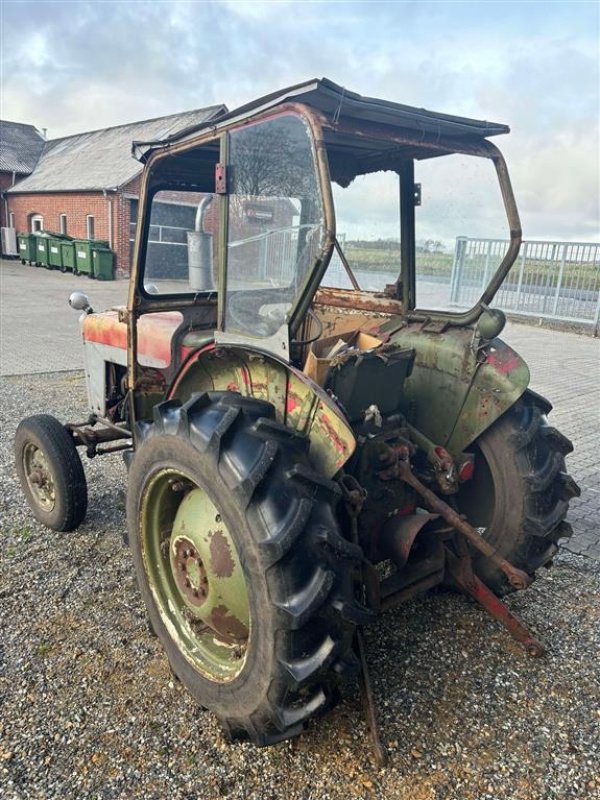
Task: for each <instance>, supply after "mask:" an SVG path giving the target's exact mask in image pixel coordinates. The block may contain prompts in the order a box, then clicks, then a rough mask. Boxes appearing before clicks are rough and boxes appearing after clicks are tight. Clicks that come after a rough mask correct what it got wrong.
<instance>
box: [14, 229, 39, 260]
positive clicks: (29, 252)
mask: <svg viewBox="0 0 600 800" xmlns="http://www.w3.org/2000/svg"><path fill="white" fill-rule="evenodd" d="M17 241H18V243H19V258H20V259H21V263H22V264H35V261H36V251H35V236H34V235H33V233H18V234H17Z"/></svg>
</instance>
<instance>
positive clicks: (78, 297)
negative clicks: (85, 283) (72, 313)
mask: <svg viewBox="0 0 600 800" xmlns="http://www.w3.org/2000/svg"><path fill="white" fill-rule="evenodd" d="M69 305H70V306H71V308H74V309H75V310H76V311H85V313H86V314H91V313H92V312H93V308H92V307H91V305H90V301H89V300H88V298H87V295H86V294H84V293H83V292H73V293H72V294H71V295H70V297H69Z"/></svg>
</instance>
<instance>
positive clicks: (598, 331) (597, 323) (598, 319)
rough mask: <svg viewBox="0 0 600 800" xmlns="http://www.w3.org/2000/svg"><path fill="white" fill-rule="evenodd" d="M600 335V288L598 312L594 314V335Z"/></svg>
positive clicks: (597, 304)
mask: <svg viewBox="0 0 600 800" xmlns="http://www.w3.org/2000/svg"><path fill="white" fill-rule="evenodd" d="M599 335H600V290H598V302H597V303H596V314H595V315H594V336H599Z"/></svg>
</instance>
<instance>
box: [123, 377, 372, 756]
mask: <svg viewBox="0 0 600 800" xmlns="http://www.w3.org/2000/svg"><path fill="white" fill-rule="evenodd" d="M139 433H140V439H141V443H140V445H139V447H138V449H137V450H136V453H135V455H134V458H133V460H132V463H131V468H130V476H129V490H128V500H127V516H128V527H129V539H130V544H131V548H132V552H133V558H134V562H135V568H136V574H137V578H138V582H139V586H140V590H141V594H142V597H143V600H144V602H145V604H146V607H147V611H148V615H149V620H150V624H151V626H152V628H153V629H154V631H155V632H156V634H157V636H158V637H159V639H160V641H161V642H162V644H163V646H164V648H165V650H166V653H167V656H168V658H169V661H170V663H171V667H172V669H173V671H174V672H175V674H176V675H177V676H178V677H179V678H180V680H181V681H182V683H183V684H184V685H185V686H186V687H187V689H188V690H189V691H190V692H191V694H192V695H193V696H194V697H195V698H196V700H197V701H198V703H200V704H201V705H202V706H204V707H206V708H208V709H210V710H211V711H213V712H214V713H215V714H217V716H218V717H219V720H220V722H221V724H222V725H223V727H224V728H225V730H226V732H227V734H228V735H229V736H230V738H247V739H250V740H252V741H253V742H255V743H256V744H259V745H268V744H273V743H275V742H278V741H281V740H283V739H287V738H289V737H291V736H294V735H296V734H298V733H300V732H301V731H302V730H303V729H304V728H305V726H306V723H307V722H308V720H309V719H310V718H311V717H313V716H314V715H315V714H318V713H322V712H323V711H325V710H327V709H328V708H330V707H331V706H332V705H333V704H334V702H335V699H336V696H337V692H336V682H337V680H338V678H339V676H340V674H342V673H344V672H345V671H346V670H347V669H348V667H349V666H351V665H352V661H353V659H352V652H351V646H352V638H353V633H354V629H355V626H356V624H357V623H359V622H363V621H366V620H367V619H368V613H367V612H366V610H365V609H364V608H363V607H362V606H360V605H359V604H357V603H356V602H355V600H354V587H353V580H352V573H353V568H354V566H355V565H356V564H357V562H358V561H360V559H361V556H362V553H361V550H360V548H358V547H356V546H354V545H352V544H351V543H350V542H348V541H347V540H346V539H344V538H343V537H342V536H341V535H340V532H339V529H338V525H337V522H336V519H335V515H334V506H335V504H336V502H337V500H338V495H339V490H338V488H337V485H336V484H335V483H333V482H331V481H329V480H327V479H324V478H322V477H321V476H319V475H318V474H316V473H314V472H313V471H312V470H311V469H310V467H309V466H308V460H307V450H308V444H309V443H308V440H307V439H306V438H305V437H304V436H302V435H300V434H298V433H296V432H295V431H293V430H290V429H289V428H286V427H285V426H283V425H280V424H278V423H277V422H275V414H274V409H273V406H272V405H271V404H270V403H266V402H263V401H258V400H255V399H252V398H244V397H241V396H240V395H238V394H234V393H231V392H211V393H208V394H203V395H196V396H194V397H192V399H191V400H190V401H188V402H187V403H186V404H185V405H183V406H182V405H180V403H179V401H168V402H165V403H161V404H160V405H158V406H157V407H156V408H155V412H154V422H153V424H142V425H140V426H139Z"/></svg>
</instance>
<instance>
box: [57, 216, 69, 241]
mask: <svg viewBox="0 0 600 800" xmlns="http://www.w3.org/2000/svg"><path fill="white" fill-rule="evenodd" d="M58 219H59V222H60V232H61V233H62V234H63V236H66V235H67V215H66V214H61V215H60V216H59V218H58Z"/></svg>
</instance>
